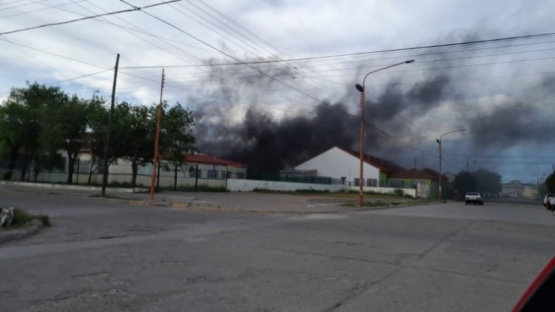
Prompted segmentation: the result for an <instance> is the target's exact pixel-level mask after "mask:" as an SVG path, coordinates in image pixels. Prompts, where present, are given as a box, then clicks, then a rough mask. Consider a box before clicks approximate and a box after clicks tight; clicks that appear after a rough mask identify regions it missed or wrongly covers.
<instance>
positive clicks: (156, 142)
mask: <svg viewBox="0 0 555 312" xmlns="http://www.w3.org/2000/svg"><path fill="white" fill-rule="evenodd" d="M164 79H165V76H164V69H163V68H162V83H161V84H160V103H159V104H158V110H157V113H156V137H155V138H154V161H153V163H152V178H151V180H150V199H154V190H155V188H156V166H157V165H158V152H159V151H158V150H159V147H160V126H161V123H162V94H163V91H164Z"/></svg>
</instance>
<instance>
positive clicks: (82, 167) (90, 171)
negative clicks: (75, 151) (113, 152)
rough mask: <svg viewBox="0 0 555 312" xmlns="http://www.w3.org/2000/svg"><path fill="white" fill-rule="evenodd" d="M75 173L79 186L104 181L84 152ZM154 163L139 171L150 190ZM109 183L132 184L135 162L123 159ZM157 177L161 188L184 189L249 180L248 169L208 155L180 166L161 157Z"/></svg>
mask: <svg viewBox="0 0 555 312" xmlns="http://www.w3.org/2000/svg"><path fill="white" fill-rule="evenodd" d="M76 166H77V168H76V169H77V170H75V173H74V174H76V175H77V176H76V179H74V181H76V183H79V184H83V183H88V181H89V178H90V180H91V183H92V184H99V183H101V181H102V173H101V172H99V171H98V170H94V169H95V167H96V165H94V164H92V163H91V157H90V151H88V150H86V149H83V150H82V152H81V153H80V154H79V161H78V162H77V163H76ZM152 170H153V165H152V163H147V164H146V165H145V166H139V168H138V170H137V180H136V185H137V186H148V185H150V183H151V178H152ZM108 172H109V174H108V183H120V184H126V183H130V182H131V176H132V173H133V171H132V169H131V161H130V160H128V159H125V158H120V159H118V160H116V161H115V162H114V163H112V164H110V165H109V168H108ZM156 175H157V176H158V180H159V181H158V184H159V185H160V186H161V187H181V186H193V185H199V184H201V185H208V186H214V187H225V185H226V182H227V179H230V178H233V179H245V178H246V175H247V165H245V164H242V163H238V162H234V161H231V160H227V159H224V158H219V157H214V156H210V155H205V154H191V155H186V157H185V162H184V163H183V164H181V165H180V166H179V165H177V164H174V163H172V162H171V161H169V160H167V159H165V158H164V156H163V155H161V157H160V166H158V170H157V173H156Z"/></svg>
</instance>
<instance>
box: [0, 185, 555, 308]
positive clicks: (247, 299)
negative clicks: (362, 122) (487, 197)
mask: <svg viewBox="0 0 555 312" xmlns="http://www.w3.org/2000/svg"><path fill="white" fill-rule="evenodd" d="M226 195H230V196H229V197H228V201H234V200H235V201H236V204H235V205H239V204H241V205H247V204H248V205H252V206H253V208H256V207H258V208H263V206H264V205H265V202H268V201H273V202H274V203H273V205H274V206H275V205H276V203H275V202H276V196H279V198H281V199H280V201H279V203H280V205H281V204H282V205H284V206H287V205H288V198H290V200H291V201H293V202H294V203H295V205H301V204H302V203H303V201H302V200H300V199H299V198H300V197H294V198H292V197H288V196H287V195H281V196H280V195H276V194H273V195H268V196H267V197H265V196H264V195H262V194H249V193H243V194H239V195H238V194H218V195H217V196H218V198H219V200H226V198H225V196H226ZM175 196H178V195H175ZM249 196H250V197H249ZM0 200H1V201H2V202H1V204H3V205H6V204H10V205H16V206H20V207H22V208H27V209H28V210H31V211H33V212H40V213H47V214H49V215H50V216H51V217H52V222H53V224H54V226H53V227H52V228H47V229H44V230H43V231H42V232H41V233H39V234H38V235H36V236H34V237H31V238H28V239H25V240H23V241H17V242H11V243H7V244H4V245H0V268H2V272H3V273H2V278H1V279H0V311H41V312H42V311H47V312H48V311H322V312H323V311H507V310H509V309H510V308H511V307H512V306H513V305H514V304H515V303H516V301H517V300H518V299H519V297H520V296H521V295H522V293H523V292H524V291H525V289H526V288H527V286H528V285H529V283H530V282H531V281H532V279H533V278H534V277H535V275H536V274H537V273H538V272H539V270H540V269H541V268H542V267H543V266H544V265H545V264H546V263H547V261H548V260H549V259H550V258H551V257H552V256H553V254H554V246H555V244H554V241H555V216H553V215H551V213H550V212H547V211H546V210H545V209H543V207H542V206H541V205H539V204H523V203H493V202H491V203H490V202H488V203H486V205H484V206H465V205H464V203H462V204H461V203H446V204H436V205H426V206H417V207H405V208H394V209H384V210H375V211H364V212H343V211H342V210H341V209H342V208H341V207H337V209H338V210H337V211H339V212H336V213H319V214H304V215H303V214H286V213H283V214H276V213H272V214H246V213H230V212H201V211H191V210H187V209H178V208H167V207H138V206H131V205H129V204H126V203H123V202H118V201H106V200H100V199H87V198H84V197H66V196H58V195H48V194H37V193H33V192H30V191H29V192H14V191H11V190H6V189H4V190H0ZM207 200H208V199H207ZM238 203H239V204H238ZM305 204H306V203H305ZM285 208H287V207H285ZM284 210H285V211H287V210H288V209H284Z"/></svg>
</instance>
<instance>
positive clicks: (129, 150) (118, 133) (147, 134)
mask: <svg viewBox="0 0 555 312" xmlns="http://www.w3.org/2000/svg"><path fill="white" fill-rule="evenodd" d="M118 109H119V110H120V114H121V115H120V116H119V117H118V120H117V121H116V122H115V127H114V128H115V129H114V138H116V137H117V139H116V140H117V142H118V149H117V151H116V154H115V155H117V156H120V155H121V156H123V157H124V158H127V159H128V160H129V161H130V162H131V172H132V176H131V185H132V187H135V185H136V182H137V172H138V169H139V166H144V165H146V164H147V163H149V162H151V161H152V159H153V158H154V132H155V130H156V129H155V128H156V120H155V118H156V107H155V106H151V107H147V106H142V105H141V106H132V105H130V104H129V103H126V102H124V103H121V104H120V105H118Z"/></svg>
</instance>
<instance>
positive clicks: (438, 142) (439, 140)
mask: <svg viewBox="0 0 555 312" xmlns="http://www.w3.org/2000/svg"><path fill="white" fill-rule="evenodd" d="M463 131H466V129H459V130H454V131H449V132H445V133H443V134H442V135H440V136H439V139H438V140H436V142H437V144H438V145H439V200H441V160H442V158H441V139H442V138H443V136H444V135H447V134H451V133H457V132H463Z"/></svg>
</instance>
